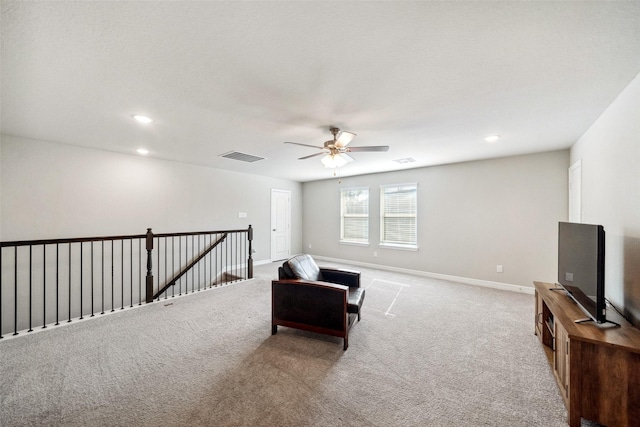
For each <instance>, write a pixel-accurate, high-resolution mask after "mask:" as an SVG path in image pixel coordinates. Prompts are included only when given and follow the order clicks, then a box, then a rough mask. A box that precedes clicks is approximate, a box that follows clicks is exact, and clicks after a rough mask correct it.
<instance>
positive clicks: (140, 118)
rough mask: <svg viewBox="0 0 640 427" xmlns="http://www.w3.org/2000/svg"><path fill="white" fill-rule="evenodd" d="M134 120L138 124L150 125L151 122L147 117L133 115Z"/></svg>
mask: <svg viewBox="0 0 640 427" xmlns="http://www.w3.org/2000/svg"><path fill="white" fill-rule="evenodd" d="M131 117H133V118H134V119H136V120H137V121H139V122H140V123H145V124H146V123H151V122H152V121H153V119H152V118H150V117H147V116H142V115H140V114H134V115H133V116H131Z"/></svg>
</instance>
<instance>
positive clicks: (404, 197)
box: [380, 184, 418, 249]
mask: <svg viewBox="0 0 640 427" xmlns="http://www.w3.org/2000/svg"><path fill="white" fill-rule="evenodd" d="M417 199H418V184H399V185H384V186H381V187H380V244H381V245H386V246H395V247H401V248H409V249H417V247H418V232H417V222H418V215H417V211H418V209H417V205H418V203H417V202H418V200H417Z"/></svg>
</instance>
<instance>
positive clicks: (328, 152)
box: [285, 127, 389, 168]
mask: <svg viewBox="0 0 640 427" xmlns="http://www.w3.org/2000/svg"><path fill="white" fill-rule="evenodd" d="M329 131H330V132H331V134H332V135H333V139H330V140H328V141H325V143H324V146H322V147H321V146H319V145H310V144H301V143H299V142H285V144H295V145H302V146H303V147H311V148H318V149H320V150H322V151H321V152H319V153H315V154H310V155H308V156H304V157H300V158H299V159H298V160H304V159H309V158H311V157H316V156H323V155H324V157H323V158H322V159H321V161H322V164H323V165H324V166H325V167H327V168H339V167H341V166H344V165H346V164H347V163H349V162H352V161H353V157H351V156H350V155H348V154H347V153H355V152H362V151H389V146H388V145H370V146H366V147H347V144H349V143H350V142H351V141H352V140H353V138H355V137H356V134H355V133H352V132H347V131H342V132H340V129H338V128H335V127H332V128H330V129H329ZM338 133H340V136H339V137H338Z"/></svg>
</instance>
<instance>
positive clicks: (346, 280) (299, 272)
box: [271, 254, 365, 350]
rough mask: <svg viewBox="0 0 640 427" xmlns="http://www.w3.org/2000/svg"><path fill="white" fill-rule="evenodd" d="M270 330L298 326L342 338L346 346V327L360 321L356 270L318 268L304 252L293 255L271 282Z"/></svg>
mask: <svg viewBox="0 0 640 427" xmlns="http://www.w3.org/2000/svg"><path fill="white" fill-rule="evenodd" d="M271 288H272V305H271V306H272V312H271V314H272V316H271V333H272V334H275V333H277V331H278V326H279V325H280V326H286V327H289V328H296V329H302V330H306V331H311V332H317V333H321V334H326V335H332V336H336V337H341V338H343V339H344V346H343V348H344V350H346V349H347V347H348V346H349V328H350V327H351V326H352V325H353V324H354V323H355V320H356V319H357V320H358V321H359V320H360V317H361V314H360V310H361V308H362V303H363V301H364V294H365V292H364V289H362V288H361V287H360V272H357V271H351V270H343V269H335V268H325V267H323V268H320V267H318V266H317V264H316V263H315V261H314V260H313V258H312V257H311V256H310V255H308V254H302V255H297V256H295V257H293V258H291V259H289V260H287V261H285V262H284V263H283V264H282V266H281V267H279V268H278V280H274V281H272V283H271Z"/></svg>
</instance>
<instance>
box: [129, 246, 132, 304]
mask: <svg viewBox="0 0 640 427" xmlns="http://www.w3.org/2000/svg"><path fill="white" fill-rule="evenodd" d="M129 265H130V270H129V273H130V275H131V279H130V280H129V296H130V297H131V301H130V303H131V304H130V305H129V308H133V239H129Z"/></svg>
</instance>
